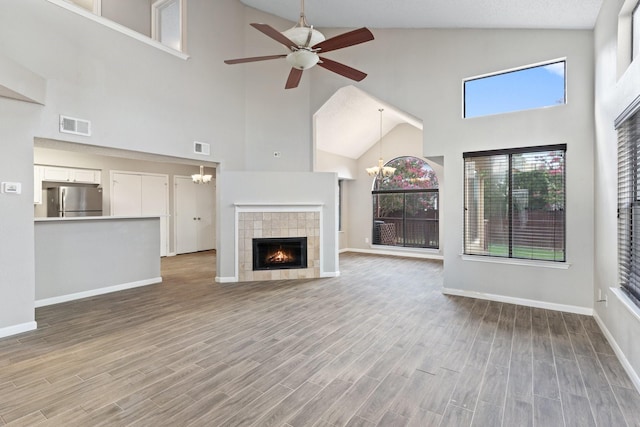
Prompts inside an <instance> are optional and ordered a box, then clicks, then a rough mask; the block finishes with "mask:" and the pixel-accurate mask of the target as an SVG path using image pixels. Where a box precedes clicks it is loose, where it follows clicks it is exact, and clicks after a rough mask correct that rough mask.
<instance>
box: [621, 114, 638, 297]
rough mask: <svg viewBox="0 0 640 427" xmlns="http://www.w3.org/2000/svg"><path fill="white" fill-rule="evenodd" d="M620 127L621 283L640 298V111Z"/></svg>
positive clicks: (632, 294) (630, 292)
mask: <svg viewBox="0 0 640 427" xmlns="http://www.w3.org/2000/svg"><path fill="white" fill-rule="evenodd" d="M617 129H618V265H619V275H620V286H622V288H623V289H625V290H626V291H628V293H629V294H631V296H633V297H634V299H636V300H640V177H639V173H638V172H639V169H640V168H639V164H640V149H639V148H640V113H638V112H636V113H635V114H633V115H632V116H630V117H629V118H627V119H626V120H624V121H623V122H622V123H621V124H619V125H618V127H617Z"/></svg>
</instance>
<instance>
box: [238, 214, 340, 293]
mask: <svg viewBox="0 0 640 427" xmlns="http://www.w3.org/2000/svg"><path fill="white" fill-rule="evenodd" d="M234 206H235V247H236V248H235V249H236V251H235V281H239V282H244V281H269V280H286V279H303V278H304V279H307V278H319V277H329V276H333V275H327V274H325V273H324V263H323V255H322V253H323V251H322V248H323V241H322V240H323V238H322V236H323V231H324V227H323V222H324V221H323V215H322V208H323V204H322V203H295V204H290V203H270V204H264V203H235V204H234ZM247 214H256V215H251V216H249V215H247ZM290 214H295V215H290ZM258 217H260V218H259V219H258ZM272 217H273V218H277V219H276V220H274V221H272V220H271V218H272ZM248 218H251V220H252V221H254V222H255V224H256V225H257V226H259V228H254V227H253V225H252V226H251V227H246V228H244V227H242V228H241V227H240V223H241V221H243V222H245V223H246V221H248ZM285 218H286V219H285ZM285 221H286V222H287V225H283V224H282V223H283V222H285ZM294 221H295V222H294ZM301 221H304V222H301ZM274 222H277V223H278V224H277V225H275V226H274V225H273V223H274ZM311 224H313V225H311ZM263 225H264V227H266V228H263ZM240 234H242V236H241V235H240ZM254 237H307V240H308V245H307V257H308V261H307V263H308V268H306V269H291V270H266V271H255V272H254V271H253V267H252V261H251V259H250V257H251V255H250V254H249V251H250V249H249V248H247V245H248V243H247V242H248V241H249V240H250V239H253V238H254Z"/></svg>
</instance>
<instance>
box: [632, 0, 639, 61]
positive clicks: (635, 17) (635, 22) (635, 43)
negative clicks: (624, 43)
mask: <svg viewBox="0 0 640 427" xmlns="http://www.w3.org/2000/svg"><path fill="white" fill-rule="evenodd" d="M636 27H637V28H636ZM638 56H640V0H639V1H638V2H637V3H636V5H635V6H634V7H633V10H632V11H631V62H633V61H634V60H635V59H636V58H637V57H638Z"/></svg>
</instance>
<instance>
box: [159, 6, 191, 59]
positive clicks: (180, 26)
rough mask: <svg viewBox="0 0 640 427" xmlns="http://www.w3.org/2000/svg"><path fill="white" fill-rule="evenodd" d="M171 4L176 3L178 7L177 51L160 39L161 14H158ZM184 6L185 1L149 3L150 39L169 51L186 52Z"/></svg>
mask: <svg viewBox="0 0 640 427" xmlns="http://www.w3.org/2000/svg"><path fill="white" fill-rule="evenodd" d="M171 3H177V5H178V14H179V16H178V33H179V35H180V40H179V44H180V47H179V49H174V48H173V47H171V46H169V45H168V44H166V43H164V42H163V41H162V40H161V39H160V37H161V29H160V27H161V26H160V18H161V16H162V14H161V13H160V12H161V10H162V9H164V8H166V7H167V6H168V5H169V4H171ZM185 18H186V5H185V0H155V1H153V2H152V3H151V38H152V39H153V40H155V41H157V42H158V43H160V44H162V45H164V46H167V47H168V48H169V49H174V50H177V51H178V52H184V51H185V50H186V34H185V28H186V22H185Z"/></svg>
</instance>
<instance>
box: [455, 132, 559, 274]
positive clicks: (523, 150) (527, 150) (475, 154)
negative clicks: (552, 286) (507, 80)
mask: <svg viewBox="0 0 640 427" xmlns="http://www.w3.org/2000/svg"><path fill="white" fill-rule="evenodd" d="M547 151H562V152H563V153H564V164H563V180H562V182H563V189H562V190H563V193H562V199H563V205H562V209H559V210H560V211H562V212H563V213H564V218H563V221H562V226H563V230H562V236H563V241H562V252H563V257H562V259H557V260H556V259H546V258H533V257H531V258H523V257H516V256H514V255H513V249H514V244H513V222H514V219H513V205H514V201H513V195H514V193H513V192H514V189H513V185H512V184H513V183H512V179H513V162H512V156H513V155H517V154H535V153H540V152H547ZM566 153H567V145H566V144H553V145H541V146H532V147H517V148H509V149H498V150H484V151H472V152H464V153H463V155H462V156H463V163H464V165H463V186H464V190H463V234H462V246H463V250H462V254H463V256H465V257H480V258H488V259H499V260H517V261H532V262H549V263H553V264H557V263H566V262H567V237H566V228H567V222H566V218H567V216H566V205H567V203H566V190H567V179H566V176H567V175H566ZM492 156H508V163H507V165H508V167H507V180H508V184H507V191H508V192H507V206H506V209H507V211H506V215H505V216H506V218H507V221H508V236H507V237H508V247H507V256H500V255H495V254H489V253H487V254H481V253H472V252H471V251H470V250H469V249H468V247H469V242H468V240H467V236H468V232H469V230H468V229H467V228H468V225H467V222H468V216H467V215H468V211H469V207H468V204H467V201H468V185H467V180H468V177H467V167H466V161H467V160H466V159H468V158H483V157H492Z"/></svg>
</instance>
